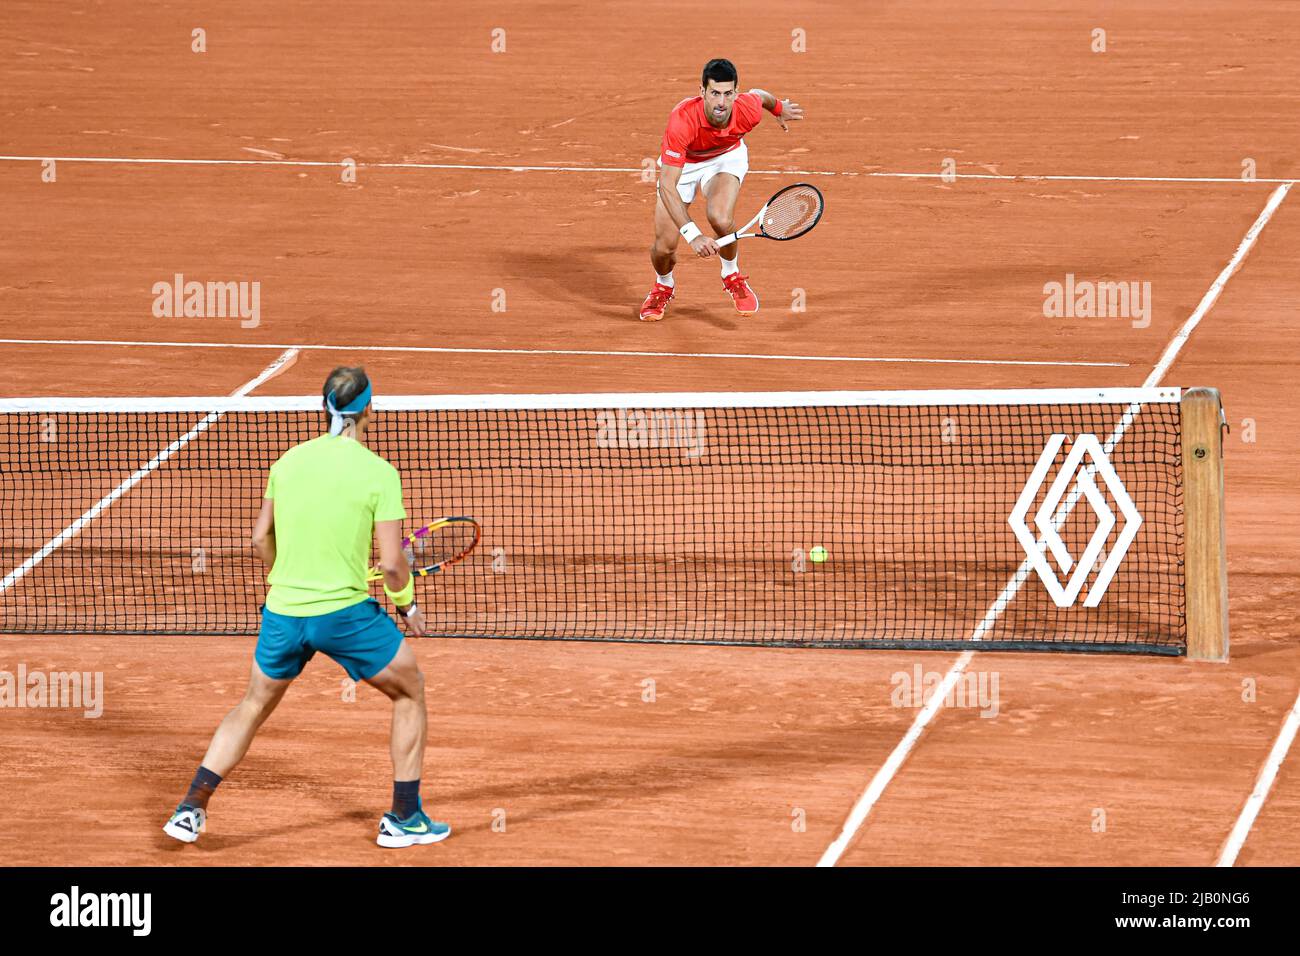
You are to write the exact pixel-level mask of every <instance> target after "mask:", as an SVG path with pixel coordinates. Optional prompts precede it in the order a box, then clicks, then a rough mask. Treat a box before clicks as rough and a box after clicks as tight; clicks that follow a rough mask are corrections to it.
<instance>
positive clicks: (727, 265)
mask: <svg viewBox="0 0 1300 956" xmlns="http://www.w3.org/2000/svg"><path fill="white" fill-rule="evenodd" d="M718 258H720V259H721V258H722V257H721V256H719V257H718ZM739 271H740V256H736V258H734V259H722V278H724V279H725V278H726V277H727V276H729V275H732V274H733V273H736V272H739Z"/></svg>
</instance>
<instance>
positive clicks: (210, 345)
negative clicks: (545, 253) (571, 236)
mask: <svg viewBox="0 0 1300 956" xmlns="http://www.w3.org/2000/svg"><path fill="white" fill-rule="evenodd" d="M0 345H117V346H141V347H146V348H186V349H298V350H300V351H321V352H438V353H449V354H454V355H596V356H601V357H620V358H687V359H758V360H763V361H768V362H872V363H876V364H885V365H888V364H898V365H1051V366H1077V367H1082V368H1128V367H1129V363H1128V362H1075V361H1064V360H1063V361H1059V362H1057V361H1048V360H1043V361H1033V360H1029V359H974V358H972V359H955V358H920V357H909V356H898V357H893V358H891V357H888V356H876V355H765V354H762V353H746V352H615V351H601V350H599V349H487V348H447V347H441V346H434V345H307V344H301V345H284V344H278V345H273V344H267V345H261V344H259V343H256V342H136V341H124V340H119V339H0Z"/></svg>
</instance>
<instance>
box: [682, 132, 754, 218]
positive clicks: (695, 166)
mask: <svg viewBox="0 0 1300 956" xmlns="http://www.w3.org/2000/svg"><path fill="white" fill-rule="evenodd" d="M747 172H749V147H747V146H746V145H745V141H744V140H743V139H742V140H741V141H740V145H739V146H737V147H736V148H735V149H733V150H732V151H731V152H729V153H723V154H722V155H721V156H714V157H713V158H712V159H706V160H705V161H704V162H702V163H687V164H686V165H685V166H683V167H682V178H681V179H679V180H677V195H678V196H680V197H681V198H682V202H684V203H686V204H687V205H690V204H691V202H692V201H694V199H695V191H696V190H697V189H699V188H700V187H701V186H703V185H704V184H705V183H707V182H708V181H709V180H710V179H712V178H713V177H714V176H716V175H718V173H731V175H733V176H735V177H736V178H737V179H739V180H740V181H741V182H742V183H743V182H744V181H745V173H747Z"/></svg>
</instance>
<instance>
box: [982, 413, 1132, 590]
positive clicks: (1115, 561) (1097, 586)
mask: <svg viewBox="0 0 1300 956" xmlns="http://www.w3.org/2000/svg"><path fill="white" fill-rule="evenodd" d="M1068 437H1069V436H1068V435H1053V436H1052V437H1051V438H1049V439H1048V441H1047V445H1046V447H1044V448H1043V453H1042V454H1041V455H1039V456H1038V463H1037V464H1036V465H1035V466H1034V470H1033V473H1032V474H1030V476H1029V480H1028V481H1027V482H1025V488H1024V490H1023V491H1021V492H1020V498H1019V499H1018V500H1017V501H1016V506H1015V508H1013V509H1012V511H1011V516H1010V517H1009V518H1007V521H1008V522H1009V523H1010V525H1011V530H1013V531H1014V532H1015V534H1016V539H1017V540H1018V541H1019V542H1020V546H1021V547H1022V548H1024V549H1025V554H1027V555H1028V556H1029V562H1030V564H1031V565H1032V566H1033V568H1034V570H1035V571H1036V572H1038V577H1039V578H1040V579H1041V580H1042V582H1043V586H1044V587H1046V588H1047V592H1048V593H1049V594H1050V595H1051V596H1052V600H1053V601H1055V602H1056V605H1057V607H1071V606H1073V604H1074V602H1075V601H1076V600H1078V597H1079V592H1080V591H1082V590H1083V585H1084V582H1085V581H1087V579H1088V576H1089V575H1090V574H1091V573H1092V571H1093V568H1094V566H1095V565H1096V564H1097V562H1098V560H1099V559H1101V558H1102V556H1103V549H1104V547H1105V544H1106V539H1107V538H1108V537H1109V536H1110V533H1111V531H1112V530H1113V529H1114V527H1115V522H1116V519H1115V512H1114V511H1112V510H1111V508H1110V506H1109V505H1108V504H1107V503H1106V496H1105V495H1103V494H1102V493H1101V490H1100V489H1099V488H1098V487H1097V483H1096V481H1094V480H1093V476H1094V475H1100V476H1101V478H1102V481H1103V482H1104V483H1105V485H1106V488H1107V490H1108V491H1109V492H1110V497H1111V499H1112V500H1113V501H1114V502H1115V503H1116V504H1117V505H1119V511H1120V517H1121V518H1122V519H1123V521H1124V524H1123V526H1122V527H1121V528H1120V531H1119V536H1118V537H1117V538H1116V540H1115V546H1114V547H1113V548H1112V549H1111V551H1110V554H1109V555H1106V556H1105V560H1104V561H1103V562H1102V565H1101V570H1100V571H1099V572H1098V573H1097V577H1096V578H1095V579H1094V580H1093V582H1092V587H1091V588H1089V589H1088V596H1087V597H1086V598H1085V599H1084V602H1083V606H1084V607H1096V606H1097V605H1098V604H1100V603H1101V599H1102V596H1103V595H1104V594H1105V593H1106V588H1107V587H1109V586H1110V582H1111V579H1112V578H1113V577H1114V576H1115V571H1116V569H1117V568H1118V567H1119V565H1120V562H1121V561H1123V560H1124V555H1125V553H1126V552H1127V551H1128V549H1129V545H1131V544H1132V543H1133V539H1134V538H1135V537H1137V532H1138V528H1140V527H1141V526H1142V515H1140V514H1139V513H1138V510H1137V507H1136V506H1135V505H1134V504H1133V499H1132V498H1130V497H1129V494H1128V491H1127V489H1125V487H1124V482H1122V481H1120V478H1119V475H1117V474H1116V473H1115V469H1114V467H1112V465H1111V463H1110V459H1109V458H1108V457H1106V450H1105V449H1104V448H1103V447H1102V444H1101V442H1100V441H1099V440H1098V439H1097V436H1096V435H1079V436H1078V437H1077V438H1075V440H1074V445H1073V446H1072V447H1071V448H1070V454H1069V455H1067V456H1066V459H1065V462H1064V463H1063V464H1062V465H1061V470H1060V471H1059V472H1057V475H1056V478H1055V480H1054V481H1053V482H1052V485H1051V487H1050V488H1048V489H1047V496H1046V497H1045V498H1044V499H1043V503H1042V504H1041V505H1040V506H1039V508H1038V511H1037V512H1036V513H1035V514H1034V526H1035V527H1036V528H1037V529H1038V533H1039V535H1041V537H1040V538H1036V537H1035V536H1034V532H1033V531H1031V530H1030V529H1029V526H1028V525H1027V524H1026V523H1025V517H1026V516H1027V515H1028V514H1029V509H1030V507H1031V506H1032V505H1033V503H1034V500H1035V499H1036V498H1037V497H1038V492H1039V491H1040V490H1041V489H1042V487H1043V482H1045V481H1046V480H1047V472H1048V470H1049V469H1050V468H1051V467H1052V462H1054V461H1055V460H1056V456H1057V454H1058V453H1059V452H1060V450H1061V446H1062V445H1063V444H1065V440H1066V439H1067V438H1068ZM1085 455H1086V456H1087V457H1088V458H1089V463H1088V464H1087V465H1084V464H1083V459H1084V456H1085ZM1067 489H1069V496H1068V497H1067V496H1066V491H1067ZM1080 498H1086V499H1087V501H1088V505H1089V506H1090V507H1091V508H1092V510H1093V513H1094V514H1096V516H1097V527H1096V530H1094V531H1093V533H1092V537H1091V538H1089V539H1088V546H1087V547H1086V548H1084V551H1083V554H1082V555H1080V557H1079V559H1078V561H1077V562H1076V561H1075V560H1074V557H1073V556H1072V555H1071V554H1070V552H1069V549H1068V548H1067V547H1066V545H1065V542H1064V541H1062V540H1061V535H1060V529H1061V527H1063V526H1064V524H1065V522H1066V520H1067V518H1068V517H1069V514H1070V512H1071V511H1073V510H1074V506H1075V505H1076V504H1078V502H1079V499H1080ZM1049 552H1050V554H1051V556H1052V558H1054V559H1055V561H1056V567H1057V568H1059V569H1060V570H1059V574H1058V572H1057V570H1056V569H1054V568H1053V567H1052V564H1051V562H1049V561H1048V560H1047V555H1048V553H1049ZM1063 575H1068V577H1067V578H1066V579H1065V580H1064V581H1062V577H1061V576H1063Z"/></svg>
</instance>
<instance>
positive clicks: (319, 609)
mask: <svg viewBox="0 0 1300 956" xmlns="http://www.w3.org/2000/svg"><path fill="white" fill-rule="evenodd" d="M265 497H267V498H269V499H272V500H273V501H274V502H275V564H274V565H273V566H272V568H271V573H270V574H269V575H267V581H268V582H269V583H270V585H271V590H270V591H269V592H268V593H267V595H266V607H267V610H269V611H274V612H275V613H276V614H287V615H289V616H290V617H311V616H314V615H317V614H329V613H330V612H331V611H338V610H341V609H343V608H345V607H351V606H352V605H353V604H359V603H361V602H362V601H364V600H365V599H366V598H368V597H369V596H370V592H369V590H368V587H367V582H366V572H367V571H368V569H369V563H370V542H371V539H372V538H373V536H374V528H375V522H376V521H395V520H400V519H403V518H405V517H406V510H405V509H404V508H403V507H402V479H401V476H400V475H398V473H397V469H396V468H394V467H393V466H392V465H390V464H389V463H388V462H386V461H384V459H382V458H380V457H379V456H378V455H376V454H375V453H374V452H372V451H371V450H370V449H369V448H367V447H366V446H365V445H363V444H361V443H359V442H357V441H354V440H353V439H351V438H344V437H343V436H342V435H321V436H320V437H319V438H313V439H312V440H311V441H307V442H303V443H302V444H301V445H295V446H294V447H293V448H290V449H289V450H288V451H287V452H285V453H284V454H283V455H281V456H280V458H279V460H278V461H276V463H275V464H274V465H272V466H271V474H270V477H268V478H267V481H266V495H265Z"/></svg>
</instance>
